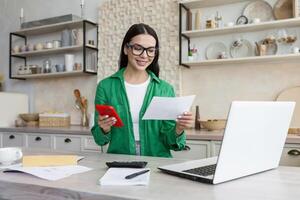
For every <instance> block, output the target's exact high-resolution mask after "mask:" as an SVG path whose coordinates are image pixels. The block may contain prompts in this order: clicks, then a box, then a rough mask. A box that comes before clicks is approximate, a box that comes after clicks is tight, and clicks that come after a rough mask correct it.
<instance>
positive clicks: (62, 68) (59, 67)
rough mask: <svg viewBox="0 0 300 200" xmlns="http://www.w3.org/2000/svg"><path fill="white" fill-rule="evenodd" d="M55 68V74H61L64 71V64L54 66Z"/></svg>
mask: <svg viewBox="0 0 300 200" xmlns="http://www.w3.org/2000/svg"><path fill="white" fill-rule="evenodd" d="M55 68H56V71H57V72H63V71H65V65H64V64H56V65H55Z"/></svg>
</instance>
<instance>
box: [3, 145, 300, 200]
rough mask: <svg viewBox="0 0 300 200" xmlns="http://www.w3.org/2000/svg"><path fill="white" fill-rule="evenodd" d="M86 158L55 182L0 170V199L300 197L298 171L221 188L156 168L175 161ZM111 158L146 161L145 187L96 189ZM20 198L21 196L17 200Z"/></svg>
mask: <svg viewBox="0 0 300 200" xmlns="http://www.w3.org/2000/svg"><path fill="white" fill-rule="evenodd" d="M43 151H44V152H43ZM37 152H43V154H46V153H49V152H46V151H45V150H42V151H40V150H39V151H34V152H33V150H27V151H26V150H25V151H24V153H25V155H26V154H27V155H32V154H35V153H37ZM52 154H53V152H52ZM84 156H85V158H84V160H82V161H81V162H80V164H81V165H84V166H87V167H91V168H93V170H92V171H89V172H86V173H83V174H77V175H73V176H71V177H68V178H65V179H62V180H59V181H55V182H52V181H46V180H42V179H39V178H36V177H33V176H29V175H25V174H19V173H2V172H0V191H1V192H0V197H1V195H2V197H3V198H5V197H10V198H8V199H36V198H35V197H37V196H38V197H39V198H42V197H43V195H52V196H51V197H52V199H59V198H58V197H62V196H65V197H66V196H67V197H70V198H71V199H123V198H127V199H155V200H156V199H166V200H183V199H189V200H193V199H197V200H199V199H205V200H220V199H225V200H229V199H230V200H240V199H243V200H248V199H249V200H253V199H255V200H260V199H261V200H265V199H278V200H279V199H288V200H296V199H297V200H298V199H299V196H300V191H299V185H300V168H297V167H283V166H280V167H279V168H278V169H275V170H270V171H267V172H264V173H259V174H256V175H252V176H248V177H245V178H241V179H237V180H234V181H230V182H226V183H222V184H219V185H209V184H204V183H200V182H194V181H191V180H188V179H183V178H179V177H175V176H171V175H168V174H165V173H162V172H161V171H159V170H158V169H157V167H158V166H160V165H166V164H171V163H176V162H180V161H179V160H175V159H170V158H154V157H136V156H127V155H113V154H96V153H89V154H84ZM114 160H122V161H127V160H145V161H148V166H147V167H150V168H151V174H150V183H149V185H148V186H100V185H99V184H98V179H99V178H100V177H102V176H103V175H104V173H105V172H106V170H107V167H106V165H105V162H106V161H114ZM4 188H5V190H4ZM22 195H23V198H20V197H22ZM24 195H25V196H24ZM26 195H27V196H26ZM106 195H107V196H106ZM14 197H19V198H14ZM55 197H57V198H55Z"/></svg>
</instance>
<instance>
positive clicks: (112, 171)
mask: <svg viewBox="0 0 300 200" xmlns="http://www.w3.org/2000/svg"><path fill="white" fill-rule="evenodd" d="M144 170H145V169H140V168H139V169H137V168H109V169H108V170H107V172H106V173H105V174H104V176H103V177H102V178H101V179H100V180H99V184H100V185H148V184H149V179H150V171H149V172H147V173H145V174H141V175H139V176H137V177H134V178H132V179H125V177H126V176H128V175H130V174H133V173H136V172H139V171H144Z"/></svg>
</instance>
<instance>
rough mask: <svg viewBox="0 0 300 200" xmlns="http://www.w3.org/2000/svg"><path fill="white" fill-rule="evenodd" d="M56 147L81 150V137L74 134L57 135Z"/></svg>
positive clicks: (65, 149)
mask: <svg viewBox="0 0 300 200" xmlns="http://www.w3.org/2000/svg"><path fill="white" fill-rule="evenodd" d="M54 138H55V149H57V150H64V151H81V138H80V137H73V136H55V137H54Z"/></svg>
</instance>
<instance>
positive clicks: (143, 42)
mask: <svg viewBox="0 0 300 200" xmlns="http://www.w3.org/2000/svg"><path fill="white" fill-rule="evenodd" d="M155 45H156V40H155V38H154V37H153V36H151V35H148V34H140V35H136V36H135V37H133V38H132V39H131V41H130V42H129V43H128V44H127V45H125V47H124V53H125V55H127V56H128V67H132V68H133V69H134V70H146V69H147V67H148V66H149V65H150V64H151V63H152V61H153V60H154V58H155V55H156V49H155Z"/></svg>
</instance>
